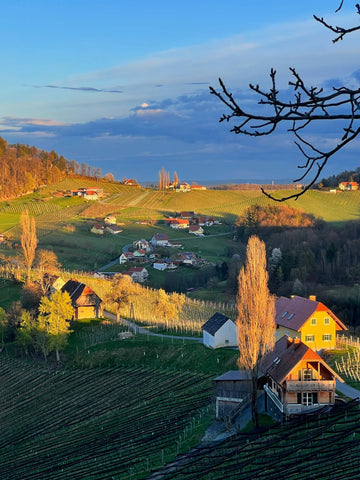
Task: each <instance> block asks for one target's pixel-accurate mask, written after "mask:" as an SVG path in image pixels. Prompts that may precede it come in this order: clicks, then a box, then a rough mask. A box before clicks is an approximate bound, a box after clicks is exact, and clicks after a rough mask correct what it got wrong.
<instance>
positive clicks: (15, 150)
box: [0, 137, 101, 200]
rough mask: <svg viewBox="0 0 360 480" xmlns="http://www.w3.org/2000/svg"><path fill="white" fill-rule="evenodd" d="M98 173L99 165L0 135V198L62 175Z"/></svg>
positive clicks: (99, 171)
mask: <svg viewBox="0 0 360 480" xmlns="http://www.w3.org/2000/svg"><path fill="white" fill-rule="evenodd" d="M69 174H73V175H82V176H86V177H91V178H99V177H100V176H101V170H100V168H95V167H90V166H88V165H87V164H85V163H82V164H80V165H79V164H78V163H77V162H76V161H75V160H71V161H69V160H67V159H66V158H64V157H63V156H62V155H60V156H59V155H58V154H57V153H56V152H55V151H54V150H52V151H51V152H46V151H44V150H38V149H37V148H36V147H30V146H28V145H23V144H19V143H17V144H16V145H10V144H8V143H7V142H6V141H5V140H4V139H3V138H1V137H0V198H1V199H2V200H7V199H10V198H15V197H18V196H20V195H24V194H26V193H29V192H33V191H34V190H37V189H38V188H39V187H41V186H42V185H50V184H53V183H56V182H59V181H60V180H61V179H63V178H64V177H65V176H67V175H69Z"/></svg>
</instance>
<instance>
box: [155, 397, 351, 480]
mask: <svg viewBox="0 0 360 480" xmlns="http://www.w3.org/2000/svg"><path fill="white" fill-rule="evenodd" d="M359 438H360V410H359V404H358V402H357V401H353V402H351V403H349V404H344V405H341V406H337V407H336V408H335V409H334V411H333V412H332V413H328V414H326V413H323V414H321V415H314V416H313V417H308V418H306V419H301V420H299V421H292V422H289V423H286V424H284V425H277V426H275V427H272V428H270V429H269V430H267V431H265V430H264V431H262V432H260V433H259V432H253V433H242V434H237V435H234V436H232V437H229V438H228V439H227V440H225V441H223V442H221V443H217V444H216V445H210V446H205V447H199V448H195V449H193V450H191V451H190V452H189V453H188V454H186V455H183V456H181V457H179V459H178V461H176V462H173V463H171V464H169V465H168V466H166V467H165V468H163V469H161V470H159V472H156V473H154V474H153V475H151V476H150V477H149V478H151V479H152V480H160V479H161V480H170V479H171V480H173V479H178V480H180V479H186V480H198V479H202V480H223V479H233V480H250V479H256V480H262V479H264V480H265V479H266V480H298V479H299V478H306V479H316V480H335V479H338V478H347V479H355V478H359V470H360V459H359V454H358V450H359Z"/></svg>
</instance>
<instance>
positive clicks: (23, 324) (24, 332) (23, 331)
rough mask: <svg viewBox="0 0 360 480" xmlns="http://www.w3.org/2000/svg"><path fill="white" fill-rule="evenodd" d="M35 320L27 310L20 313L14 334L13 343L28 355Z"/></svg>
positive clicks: (31, 343)
mask: <svg viewBox="0 0 360 480" xmlns="http://www.w3.org/2000/svg"><path fill="white" fill-rule="evenodd" d="M35 323H36V322H35V319H34V317H33V315H31V313H30V312H29V311H28V310H23V311H22V312H21V316H20V321H19V327H18V328H17V330H16V333H15V342H16V343H17V344H18V345H20V346H21V347H22V348H23V349H24V351H25V354H26V355H27V354H28V351H29V346H30V345H33V344H34V333H35Z"/></svg>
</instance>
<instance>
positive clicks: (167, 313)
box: [154, 288, 185, 328]
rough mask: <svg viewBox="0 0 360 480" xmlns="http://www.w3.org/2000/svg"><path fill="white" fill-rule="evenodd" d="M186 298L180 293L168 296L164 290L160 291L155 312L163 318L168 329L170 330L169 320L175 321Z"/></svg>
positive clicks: (155, 304)
mask: <svg viewBox="0 0 360 480" xmlns="http://www.w3.org/2000/svg"><path fill="white" fill-rule="evenodd" d="M184 302H185V296H184V295H182V294H179V293H171V294H169V295H168V294H167V293H166V292H165V290H163V289H162V288H160V289H159V291H158V294H157V296H156V300H155V303H154V308H155V310H156V311H157V312H158V313H159V315H160V316H161V317H162V318H163V320H164V324H165V325H166V328H169V320H171V319H173V320H175V319H176V318H177V317H178V316H179V313H180V311H181V309H182V307H183V305H184Z"/></svg>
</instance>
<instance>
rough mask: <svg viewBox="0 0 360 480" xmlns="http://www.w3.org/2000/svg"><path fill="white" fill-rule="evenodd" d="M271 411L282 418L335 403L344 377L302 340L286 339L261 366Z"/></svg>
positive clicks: (267, 356)
mask: <svg viewBox="0 0 360 480" xmlns="http://www.w3.org/2000/svg"><path fill="white" fill-rule="evenodd" d="M261 371H262V373H263V374H264V377H265V379H266V383H265V385H264V390H265V394H266V399H265V400H266V401H265V405H266V408H267V411H269V412H270V413H271V414H272V415H274V416H275V417H277V418H278V419H282V418H288V417H290V416H291V415H300V414H304V413H311V412H314V411H316V410H318V409H320V408H324V407H326V406H332V405H334V403H335V387H336V380H339V381H341V382H343V380H342V379H341V377H339V375H337V373H336V372H334V371H333V370H332V369H331V367H330V366H329V365H327V363H326V362H325V361H324V360H323V359H322V358H321V357H320V356H319V355H318V354H317V353H316V352H314V350H312V349H311V348H310V347H308V346H307V345H305V343H303V342H302V341H301V340H300V339H298V338H290V337H288V336H283V337H282V338H280V340H278V341H277V342H276V344H275V347H274V349H273V351H272V352H270V353H268V354H267V355H266V356H265V357H264V359H263V361H262V365H261Z"/></svg>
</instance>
